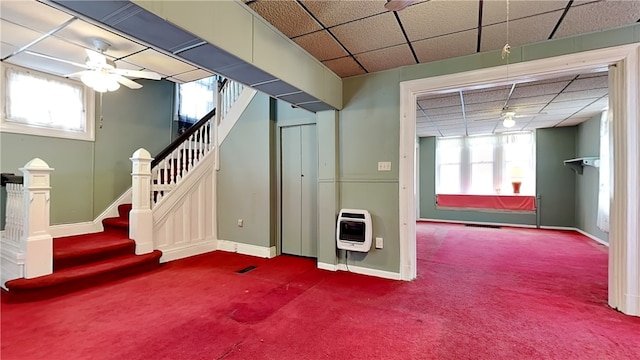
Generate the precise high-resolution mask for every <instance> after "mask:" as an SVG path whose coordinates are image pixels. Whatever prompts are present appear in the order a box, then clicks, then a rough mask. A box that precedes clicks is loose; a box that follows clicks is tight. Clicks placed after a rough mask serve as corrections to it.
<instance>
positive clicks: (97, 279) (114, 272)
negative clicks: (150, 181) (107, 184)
mask: <svg viewBox="0 0 640 360" xmlns="http://www.w3.org/2000/svg"><path fill="white" fill-rule="evenodd" d="M130 210H131V205H129V204H125V205H120V206H119V207H118V214H119V216H118V217H114V218H107V219H104V220H103V222H102V224H103V226H104V231H103V232H100V233H94V234H84V235H77V236H69V237H62V238H57V239H54V241H53V273H52V274H51V275H45V276H40V277H36V278H31V279H25V278H20V279H15V280H11V281H8V282H7V283H6V287H7V289H8V290H9V292H8V294H7V298H8V301H13V302H22V301H33V300H42V299H45V298H50V297H53V296H58V295H61V294H66V293H69V292H72V291H76V290H80V289H84V288H87V287H90V286H94V285H96V284H98V283H105V282H109V281H114V280H118V279H122V278H125V277H127V276H131V275H134V274H139V273H142V272H146V271H150V270H153V269H156V268H158V267H159V266H160V256H161V255H162V252H161V251H158V250H155V251H153V252H151V253H149V254H144V255H136V254H135V242H134V241H133V240H131V239H129V211H130Z"/></svg>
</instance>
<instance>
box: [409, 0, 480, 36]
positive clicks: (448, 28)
mask: <svg viewBox="0 0 640 360" xmlns="http://www.w3.org/2000/svg"><path fill="white" fill-rule="evenodd" d="M478 4H479V2H478V1H449V0H431V1H428V2H423V3H420V4H417V5H414V6H412V7H411V8H409V9H407V10H403V11H400V12H398V15H399V16H400V20H401V21H402V24H403V26H404V29H405V31H406V32H407V36H408V37H409V40H411V41H416V40H423V39H428V38H432V37H436V36H441V35H447V34H452V33H457V32H461V31H466V30H470V29H475V28H477V26H478Z"/></svg>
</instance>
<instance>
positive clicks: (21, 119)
mask: <svg viewBox="0 0 640 360" xmlns="http://www.w3.org/2000/svg"><path fill="white" fill-rule="evenodd" d="M2 72H3V74H2V75H3V77H4V79H3V80H4V81H3V85H2V91H3V93H4V94H3V95H4V96H2V112H3V113H2V119H1V120H0V131H1V132H10V133H18V134H27V135H37V136H48V137H59V138H67V139H76V140H86V141H93V140H94V126H93V123H94V114H93V102H94V93H93V91H91V90H89V89H87V88H86V87H85V86H84V85H82V84H81V83H79V82H77V81H73V80H69V79H65V78H62V77H59V76H55V75H49V74H45V73H41V72H39V71H35V70H30V69H25V68H21V67H17V66H13V65H11V66H5V65H4V64H3V66H2Z"/></svg>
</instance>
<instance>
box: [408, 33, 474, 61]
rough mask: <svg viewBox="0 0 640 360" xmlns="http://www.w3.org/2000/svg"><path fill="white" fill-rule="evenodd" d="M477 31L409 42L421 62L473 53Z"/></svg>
mask: <svg viewBox="0 0 640 360" xmlns="http://www.w3.org/2000/svg"><path fill="white" fill-rule="evenodd" d="M477 37H478V33H477V31H476V30H470V31H463V32H460V33H456V34H450V35H443V36H438V37H435V38H431V39H426V40H420V41H414V42H412V43H411V45H413V49H414V50H415V52H416V55H417V56H418V60H420V62H421V63H425V62H430V61H436V60H442V59H447V58H452V57H457V56H463V55H469V54H475V52H476V43H477Z"/></svg>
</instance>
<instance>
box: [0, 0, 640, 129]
mask: <svg viewBox="0 0 640 360" xmlns="http://www.w3.org/2000/svg"><path fill="white" fill-rule="evenodd" d="M243 1H244V2H245V4H246V6H248V7H249V8H251V9H252V10H253V11H255V12H256V13H258V14H259V15H260V16H262V17H263V18H265V19H266V20H267V21H268V22H270V23H271V24H272V25H274V26H275V27H276V28H277V29H279V30H280V31H281V32H282V33H284V34H285V35H286V36H287V37H289V38H290V39H291V40H292V41H293V42H295V43H297V44H298V45H299V46H301V47H302V48H304V49H305V50H306V51H308V52H309V53H310V54H312V55H313V56H315V57H316V58H317V59H318V60H319V61H321V62H322V63H323V64H325V65H326V66H327V67H329V68H330V69H332V70H333V71H334V72H335V73H336V74H338V75H339V76H341V77H349V76H355V75H361V74H366V73H370V72H375V71H381V70H385V69H390V68H395V67H399V66H404V65H413V64H417V63H425V62H431V61H437V60H446V59H448V58H452V57H457V56H463V55H469V54H474V53H477V52H485V51H493V50H499V49H501V48H502V46H504V44H505V42H506V41H507V38H508V42H509V44H511V45H512V46H518V45H523V44H528V43H532V42H538V41H544V40H547V39H557V38H561V37H567V36H572V35H577V34H582V33H586V32H591V31H598V30H603V29H609V28H615V27H619V26H624V25H626V24H631V23H634V22H638V21H640V1H631V0H629V1H627V0H597V1H589V0H563V1H555V0H547V1H526V0H509V1H508V2H507V1H506V0H430V1H428V0H417V1H414V2H413V4H412V5H410V6H408V7H407V8H406V9H404V10H402V11H398V12H391V11H387V10H386V9H385V8H384V5H385V3H386V1H385V0H360V1H353V0H346V1H339V0H330V1H319V0H295V1H294V0H257V1H256V0H243ZM98 3H101V4H107V3H109V4H111V3H113V4H125V6H126V4H128V3H127V2H114V1H109V2H99V1H98V2H96V5H95V6H98V5H97V4H98ZM69 4H74V3H73V2H69ZM86 4H87V5H82V6H83V7H90V6H94V5H93V4H91V3H86ZM507 4H508V10H507ZM105 6H107V5H105ZM109 6H117V7H122V6H123V5H109ZM507 14H508V19H509V21H508V26H507ZM0 21H1V22H0V30H1V41H2V42H1V45H2V46H1V49H0V58H2V59H3V61H5V62H7V63H12V64H16V65H21V66H25V67H28V68H33V69H36V70H41V71H44V72H48V73H52V74H56V75H61V76H64V75H67V74H70V73H73V72H76V71H79V70H82V69H81V68H78V67H76V66H74V65H71V64H69V63H65V62H60V61H55V60H52V59H48V58H43V57H41V56H35V55H33V53H38V54H43V55H47V56H50V57H56V58H62V59H65V60H68V61H71V62H76V63H84V61H85V59H86V53H85V49H94V45H93V43H92V40H93V39H95V38H100V39H104V40H106V41H107V42H109V43H110V44H111V45H112V46H111V47H110V48H109V49H108V50H107V51H106V52H105V54H106V55H107V56H108V57H109V58H110V59H111V60H113V61H114V62H115V63H116V65H117V67H119V68H123V69H131V70H151V71H155V72H157V73H159V74H161V75H162V76H163V78H166V79H168V80H171V81H174V82H188V81H193V80H197V79H200V78H203V77H207V76H210V75H211V74H212V73H214V72H217V71H218V70H217V69H218V67H220V66H222V68H221V69H223V68H224V69H227V68H229V69H232V68H234V67H238V66H240V65H241V64H235V63H233V64H231V63H229V64H227V63H226V62H229V61H232V60H234V59H231V58H228V59H227V58H224V59H222V58H221V59H220V60H219V61H218V60H216V61H218V62H220V64H215V66H208V65H207V62H211V61H213V59H210V58H211V56H207V57H206V59H204V60H203V59H200V58H202V57H203V56H204V55H202V56H200V55H198V54H199V53H197V52H198V51H199V49H205V48H208V47H211V46H210V45H207V44H206V43H204V42H202V43H198V44H191V45H190V47H187V48H185V49H187V50H184V49H182V48H181V49H173V48H171V49H167V48H166V47H161V46H160V45H157V44H155V43H154V42H153V41H151V40H147V41H143V40H140V39H139V38H138V37H136V36H130V35H128V34H136V33H140V34H146V33H148V32H149V31H152V30H145V29H142V28H141V27H143V26H144V24H138V25H136V24H129V25H127V26H133V27H136V26H137V27H138V28H139V29H134V28H131V29H129V28H127V29H126V31H125V32H122V31H116V30H114V29H113V28H111V27H110V26H109V25H105V24H104V23H101V21H100V19H99V18H97V17H93V19H89V18H86V17H82V16H75V15H73V13H71V12H67V11H65V10H63V9H61V8H60V7H59V6H56V5H55V4H51V3H49V2H48V1H35V0H21V1H12V0H9V1H5V0H3V1H1V2H0ZM507 28H508V29H509V31H508V36H507ZM167 29H168V30H167V31H163V32H162V34H163V35H161V37H162V38H172V36H173V35H175V36H178V35H181V33H180V31H181V30H179V29H176V30H175V31H174V30H171V29H169V28H167ZM169 30H171V31H169ZM172 34H173V35H172ZM145 36H148V38H149V39H156V38H158V36H160V35H159V34H157V31H156V30H153V33H149V34H146V35H145ZM36 40H39V41H38V42H36V43H34V41H36ZM178 40H180V39H176V41H178ZM159 41H160V40H159ZM167 41H168V40H167ZM25 47H26V50H27V51H20V50H25ZM188 49H191V50H188ZM174 50H175V51H174ZM202 51H204V50H202ZM218 53H219V51H218ZM203 54H204V53H203ZM196 55H198V56H196ZM199 64H204V65H202V66H201V65H199ZM242 69H244V68H242ZM229 71H231V70H229ZM254 72H255V73H257V74H258V75H261V76H262V77H264V76H266V74H263V73H262V72H260V71H259V70H257V69H256V70H255V71H254ZM236 73H237V74H236ZM236 73H232V74H230V75H228V76H229V77H231V78H232V79H235V80H240V81H241V82H244V83H247V84H253V83H252V82H250V81H249V80H250V79H249V77H250V76H249V75H251V74H253V73H252V72H251V71H248V70H243V71H241V72H238V71H236ZM235 75H237V77H238V78H234V76H235ZM243 76H244V77H247V79H244V78H242V77H243ZM258 77H259V76H258ZM259 80H260V81H263V82H264V79H262V78H261V79H259ZM256 81H258V80H256ZM606 83H607V80H606V72H600V73H596V72H592V73H587V74H574V75H572V76H568V77H564V78H559V79H539V81H536V82H528V83H523V84H516V85H515V86H514V84H505V85H501V86H499V87H489V86H488V87H487V88H484V89H474V90H465V89H461V90H460V91H457V92H454V93H450V94H438V95H433V96H425V97H424V98H421V99H419V102H418V113H417V119H418V125H417V129H418V134H419V135H420V136H453V135H464V134H469V135H473V134H480V133H489V132H500V131H505V130H507V129H505V128H504V127H502V126H501V119H500V113H501V111H502V108H503V107H504V106H505V105H508V106H509V108H510V109H511V110H515V111H516V113H517V114H518V115H527V116H526V117H518V118H516V127H515V128H512V129H510V130H514V129H515V130H526V129H533V128H539V127H550V126H571V125H575V124H577V123H580V122H581V121H584V120H586V119H589V118H590V117H591V116H593V115H595V114H596V113H598V112H599V111H600V110H601V109H602V108H603V107H604V106H606V102H607V86H606ZM255 87H256V88H257V89H259V90H262V91H265V92H266V93H269V94H270V95H272V96H279V95H278V94H276V93H275V92H274V91H275V90H274V91H271V92H270V91H269V89H267V88H265V89H262V88H260V86H255ZM285 90H286V91H289V92H291V90H290V89H288V88H286V89H285ZM285 90H282V91H284V92H285V93H286V91H285ZM294 90H295V89H294ZM282 91H280V92H282ZM283 99H284V100H286V99H285V98H283ZM445 105H446V106H445ZM307 109H308V110H311V111H316V110H324V109H325V108H323V107H317V108H313V107H307ZM533 115H536V116H533Z"/></svg>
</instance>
